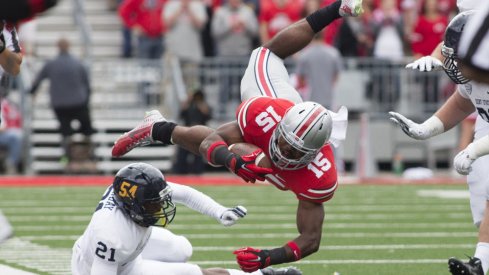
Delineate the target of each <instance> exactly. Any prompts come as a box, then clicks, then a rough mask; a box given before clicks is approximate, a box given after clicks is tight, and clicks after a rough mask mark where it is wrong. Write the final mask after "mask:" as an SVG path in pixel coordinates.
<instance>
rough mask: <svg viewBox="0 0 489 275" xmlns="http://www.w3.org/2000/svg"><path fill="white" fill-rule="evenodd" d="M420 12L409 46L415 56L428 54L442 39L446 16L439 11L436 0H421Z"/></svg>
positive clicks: (446, 21) (446, 23) (446, 20)
mask: <svg viewBox="0 0 489 275" xmlns="http://www.w3.org/2000/svg"><path fill="white" fill-rule="evenodd" d="M422 3H423V6H422V8H421V14H420V16H419V17H418V21H417V22H416V25H415V27H414V32H413V34H412V36H411V48H412V52H413V55H414V56H415V58H420V57H422V56H425V55H430V54H431V53H432V52H433V50H434V49H435V48H436V46H438V44H439V43H440V41H442V40H443V35H444V33H445V29H446V27H447V25H448V18H447V17H446V16H444V15H443V14H441V13H440V11H439V9H438V0H423V1H422Z"/></svg>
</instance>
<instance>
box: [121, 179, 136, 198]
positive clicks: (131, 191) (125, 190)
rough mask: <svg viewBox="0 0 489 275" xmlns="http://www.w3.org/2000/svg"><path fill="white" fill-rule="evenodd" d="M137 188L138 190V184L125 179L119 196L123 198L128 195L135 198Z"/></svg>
mask: <svg viewBox="0 0 489 275" xmlns="http://www.w3.org/2000/svg"><path fill="white" fill-rule="evenodd" d="M137 190H138V186H137V185H133V184H131V183H129V182H127V181H123V182H122V184H121V190H119V196H120V197H121V198H126V197H131V198H135V197H136V191H137ZM129 195H130V196H129Z"/></svg>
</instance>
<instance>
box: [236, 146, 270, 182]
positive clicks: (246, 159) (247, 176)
mask: <svg viewBox="0 0 489 275" xmlns="http://www.w3.org/2000/svg"><path fill="white" fill-rule="evenodd" d="M262 152H263V151H262V150H261V149H257V150H255V151H254V152H252V153H251V154H249V155H244V156H239V155H237V154H231V155H230V157H228V159H227V160H226V167H227V168H228V169H229V170H230V171H231V172H233V173H234V174H236V175H238V176H240V177H241V178H242V179H244V180H245V181H246V182H255V181H256V180H261V181H263V180H265V175H266V174H270V173H272V172H273V170H272V169H271V168H263V167H259V166H257V165H256V164H255V160H256V158H257V157H258V155H260V154H261V153H262Z"/></svg>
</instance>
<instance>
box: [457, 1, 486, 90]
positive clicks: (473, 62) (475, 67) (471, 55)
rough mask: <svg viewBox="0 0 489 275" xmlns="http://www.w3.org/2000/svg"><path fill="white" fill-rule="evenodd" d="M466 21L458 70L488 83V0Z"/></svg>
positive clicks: (476, 79)
mask: <svg viewBox="0 0 489 275" xmlns="http://www.w3.org/2000/svg"><path fill="white" fill-rule="evenodd" d="M479 6H480V7H481V8H480V12H478V13H477V14H476V15H474V18H472V20H471V21H470V22H469V23H467V27H466V28H465V30H464V33H463V34H462V38H461V39H460V46H459V57H460V59H461V65H462V66H460V71H462V74H463V75H465V76H466V77H468V78H470V79H473V80H475V81H479V82H483V83H487V84H489V1H484V3H483V4H480V5H479Z"/></svg>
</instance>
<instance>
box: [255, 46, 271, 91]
mask: <svg viewBox="0 0 489 275" xmlns="http://www.w3.org/2000/svg"><path fill="white" fill-rule="evenodd" d="M267 52H268V49H266V48H261V49H260V52H259V53H258V72H257V73H258V81H260V85H261V86H262V87H263V91H264V92H265V95H266V96H269V97H273V95H272V90H271V88H270V87H269V86H268V83H267V80H266V72H265V68H264V66H265V65H266V64H265V57H266V55H267Z"/></svg>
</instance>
